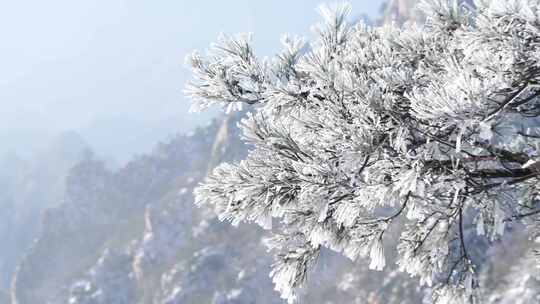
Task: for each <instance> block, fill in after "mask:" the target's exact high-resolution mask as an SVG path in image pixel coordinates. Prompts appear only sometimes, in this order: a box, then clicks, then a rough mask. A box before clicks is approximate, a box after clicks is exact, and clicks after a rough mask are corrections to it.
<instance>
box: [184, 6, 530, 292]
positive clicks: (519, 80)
mask: <svg viewBox="0 0 540 304" xmlns="http://www.w3.org/2000/svg"><path fill="white" fill-rule="evenodd" d="M420 8H421V9H422V10H423V14H425V16H426V22H425V24H423V25H416V24H405V25H404V26H403V27H396V26H393V25H385V26H382V27H368V26H366V25H364V24H362V23H357V24H350V23H348V21H347V16H348V14H349V13H350V7H349V6H348V5H336V6H335V7H328V6H321V7H320V13H321V15H322V17H323V22H322V23H321V24H319V25H318V26H317V27H316V28H315V30H316V34H317V38H316V39H315V41H313V42H312V43H310V44H308V43H306V42H305V41H304V40H303V39H300V38H297V37H290V36H284V37H283V39H282V44H283V51H282V52H281V53H280V54H279V55H277V56H276V57H275V58H273V59H272V60H268V59H259V58H257V57H256V56H255V54H254V52H253V48H252V46H251V37H250V35H239V36H235V37H229V36H223V37H221V38H220V39H219V42H218V43H217V44H215V45H213V46H212V47H211V49H210V51H209V53H208V55H207V56H206V57H205V56H201V55H200V54H199V53H196V52H195V53H193V54H192V55H191V56H189V57H188V60H187V61H188V63H189V64H190V65H191V67H192V69H193V73H194V80H193V81H192V82H191V83H190V84H189V85H188V87H187V89H186V92H187V94H188V95H189V96H190V97H191V98H192V100H193V110H201V109H205V108H207V107H209V106H212V105H215V104H217V105H222V106H224V107H225V108H227V110H229V111H230V110H235V109H240V108H242V105H248V106H249V110H250V111H249V112H248V114H246V117H245V118H244V119H243V120H242V122H241V124H240V127H241V129H242V132H243V139H244V140H245V141H246V142H247V143H248V144H249V145H250V147H251V150H250V153H249V155H248V156H247V157H246V158H245V159H244V160H242V161H241V162H239V163H234V164H229V163H224V164H222V165H220V166H219V167H217V168H216V169H215V170H214V171H213V172H212V174H211V175H209V176H208V178H207V179H206V180H205V182H204V183H202V184H201V185H200V186H199V187H198V188H197V189H196V190H195V195H196V201H197V202H198V203H199V204H209V205H212V206H214V208H215V210H216V212H217V213H218V215H219V217H220V219H222V220H227V221H230V222H232V223H233V224H239V223H241V222H255V223H258V224H259V225H261V226H262V227H264V228H266V229H270V230H271V233H272V237H271V239H269V240H268V242H267V243H268V246H269V248H270V249H272V250H273V252H274V253H275V257H276V262H275V264H274V265H273V270H272V272H271V276H272V278H273V281H274V283H275V286H276V289H277V290H278V291H279V292H280V293H281V295H282V297H284V298H286V299H288V300H289V302H294V301H295V299H296V292H297V289H298V288H301V287H302V285H303V283H304V282H305V280H306V278H307V274H308V271H309V269H310V267H312V265H313V264H314V263H316V261H317V257H318V255H319V253H320V251H321V249H322V248H323V247H325V248H330V249H332V250H335V251H338V252H342V253H343V254H344V255H345V256H347V257H349V258H351V259H357V258H359V257H369V259H371V263H370V268H372V269H376V270H381V269H383V268H384V267H385V265H386V264H387V263H388V262H389V261H387V260H386V256H387V255H386V254H385V252H384V248H387V246H384V245H385V244H384V243H385V240H387V239H388V238H387V234H388V233H390V232H389V231H390V228H391V227H396V229H397V230H399V233H400V236H399V238H398V239H399V240H398V241H397V243H396V244H393V247H394V248H396V250H397V253H398V258H397V261H396V262H397V264H398V265H399V269H400V270H401V271H403V272H406V273H408V274H410V275H411V276H414V277H418V279H419V284H421V285H422V286H427V287H426V288H427V289H429V291H430V294H431V296H430V298H431V301H432V302H434V303H478V302H481V298H482V296H481V294H484V293H485V292H486V291H483V290H482V288H483V286H482V285H481V281H480V280H479V278H478V273H479V272H480V271H481V270H482V268H483V267H485V266H486V265H485V264H486V263H488V262H487V261H488V260H489V259H487V258H486V256H487V255H488V253H489V250H488V249H489V248H491V247H493V246H500V242H499V241H498V240H500V239H501V238H503V237H510V236H511V234H512V233H513V231H516V230H519V231H522V232H525V233H527V234H528V237H529V242H530V244H531V248H532V249H531V250H533V249H534V246H533V245H534V240H535V239H536V238H537V237H538V235H537V234H538V232H539V230H538V221H539V220H540V217H539V214H540V206H539V204H538V203H539V202H540V183H539V177H540V169H539V168H540V157H539V150H540V118H539V115H540V99H539V98H538V96H539V95H540V89H539V86H538V85H539V81H540V62H539V61H540V17H539V16H540V2H539V1H538V0H507V1H503V0H493V1H485V0H479V1H476V2H475V5H474V8H472V7H471V6H467V5H458V4H457V1H448V0H427V1H423V2H421V4H420ZM273 221H276V222H278V223H277V224H276V225H272V224H273ZM509 235H510V236H509ZM496 262H497V261H495V263H496ZM501 262H504V263H507V261H501Z"/></svg>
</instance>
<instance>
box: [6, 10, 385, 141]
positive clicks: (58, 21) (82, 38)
mask: <svg viewBox="0 0 540 304" xmlns="http://www.w3.org/2000/svg"><path fill="white" fill-rule="evenodd" d="M320 2H321V1H309V0H303V1H293V0H288V1H285V0H272V1H248V0H229V1H217V0H214V1H209V0H196V1H185V0H176V1H173V0H154V1H150V0H145V1H143V0H86V1H83V0H47V1H43V0H0V39H1V40H0V128H2V129H3V133H5V132H6V131H7V130H9V129H11V128H14V129H16V128H31V129H33V128H38V129H41V130H55V131H57V130H64V129H77V128H80V127H83V126H86V125H87V124H89V123H90V122H92V121H95V120H96V119H99V118H102V117H116V116H122V117H124V116H125V117H130V118H134V119H137V120H149V121H156V120H160V119H164V118H170V117H178V116H179V115H183V114H184V113H186V112H187V108H188V104H187V102H186V101H185V98H184V96H183V93H182V88H183V83H184V82H185V81H186V80H187V79H188V77H189V71H187V70H186V68H185V67H184V66H183V59H184V56H185V55H186V54H187V53H188V52H190V51H191V50H193V49H204V48H206V47H207V46H208V44H209V43H211V42H212V41H214V40H215V39H216V37H217V36H218V34H219V33H220V32H225V33H237V32H253V33H254V40H255V43H256V46H257V49H258V50H260V51H262V52H263V53H267V54H266V55H271V54H272V53H273V52H274V51H275V50H276V47H277V46H278V45H279V37H280V34H281V33H284V32H289V33H294V34H300V35H307V34H309V28H310V26H311V25H312V24H313V23H315V22H316V21H317V20H318V16H317V13H316V11H315V8H316V7H317V5H318V4H319V3H320ZM381 2H382V1H381V0H376V1H370V0H360V1H353V2H352V3H353V8H354V14H353V15H354V16H359V15H361V14H364V13H365V14H368V15H371V16H376V15H377V12H378V9H379V7H380V3H381Z"/></svg>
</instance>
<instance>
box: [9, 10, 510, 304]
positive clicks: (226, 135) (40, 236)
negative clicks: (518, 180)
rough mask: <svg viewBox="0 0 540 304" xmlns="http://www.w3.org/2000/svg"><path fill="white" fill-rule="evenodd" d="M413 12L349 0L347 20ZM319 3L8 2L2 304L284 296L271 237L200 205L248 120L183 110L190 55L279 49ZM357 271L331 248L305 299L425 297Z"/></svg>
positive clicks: (391, 279) (244, 303) (304, 30)
mask: <svg viewBox="0 0 540 304" xmlns="http://www.w3.org/2000/svg"><path fill="white" fill-rule="evenodd" d="M414 3H415V1H414V0H391V1H387V2H384V1H383V0H376V1H372V0H357V1H352V5H353V12H352V17H351V20H350V22H351V23H354V22H358V21H359V20H364V21H365V22H366V23H370V24H382V23H385V22H389V21H396V22H402V21H404V20H410V19H415V18H417V17H418V16H416V15H414V14H413V13H412V10H411V8H412V7H413V5H414ZM319 4H320V2H319V1H308V0H303V1H284V0H274V1H247V0H231V1H209V0H198V1H184V0H176V1H173V0H161V1H142V0H129V1H128V0H95V1H68V0H49V1H37V0H33V1H29V0H19V1H7V0H0V39H1V40H0V142H1V143H2V144H1V145H0V214H1V217H0V304H4V303H12V304H36V303H53V304H56V303H69V304H82V303H84V304H111V303H112V304H118V303H125V304H133V303H152V304H153V303H160V304H179V303H183V304H186V303H187V304H189V303H194V304H195V303H197V304H200V303H212V304H233V303H234V304H253V303H283V302H282V300H281V299H280V298H279V295H278V294H277V293H275V292H274V291H273V286H272V283H271V280H270V279H269V277H268V272H269V271H270V265H271V263H272V257H271V256H270V254H268V253H267V252H266V249H265V247H264V246H263V245H262V244H261V239H263V237H264V232H263V231H261V230H260V229H258V228H257V227H253V226H249V225H241V226H240V227H232V226H230V225H229V224H227V223H221V222H219V221H218V220H217V219H216V218H215V216H214V214H213V213H212V212H211V211H210V210H206V209H199V208H196V207H195V206H194V204H193V197H192V190H193V187H195V186H196V185H197V183H198V182H199V181H201V180H202V179H203V178H204V177H205V176H206V174H207V173H208V172H209V170H211V169H212V168H213V167H214V166H216V165H217V164H219V163H220V162H223V161H235V160H238V159H241V158H242V157H244V156H245V153H246V147H245V146H244V145H243V143H242V142H241V141H239V134H238V130H237V129H236V122H237V121H238V119H239V117H240V116H239V115H241V113H235V114H231V115H225V114H224V113H223V111H222V110H221V109H212V110H210V111H208V112H205V113H202V114H189V113H188V108H189V106H190V105H189V102H188V101H187V99H186V98H185V97H184V94H183V87H184V84H185V82H186V81H187V80H188V79H189V78H190V71H189V70H188V69H187V68H186V67H185V66H184V57H185V56H186V55H187V54H188V53H190V52H191V51H193V50H195V49H198V50H201V51H203V52H204V50H205V49H207V48H208V46H209V45H210V43H212V42H213V41H215V40H216V38H217V37H218V35H219V34H220V33H226V34H235V33H240V32H252V33H253V37H254V45H255V49H256V51H257V52H258V54H259V56H272V55H274V54H275V53H276V52H277V51H278V50H279V48H280V44H279V39H280V36H281V35H282V34H283V33H290V34H296V35H300V36H306V37H307V38H309V37H310V36H311V32H310V28H311V26H313V25H314V24H315V23H316V22H318V21H319V20H320V19H319V16H318V14H317V12H316V8H317V6H318V5H319ZM389 243H390V242H389ZM358 263H360V264H361V263H364V261H359V262H358ZM354 265H356V264H353V263H352V262H350V261H347V260H344V259H343V258H341V257H338V256H336V255H333V254H331V253H329V252H325V253H324V255H323V257H321V261H320V263H319V265H318V266H317V267H318V270H317V271H318V272H319V274H320V275H318V276H316V278H317V279H311V280H310V283H309V284H310V286H308V287H307V290H309V292H306V294H304V295H302V299H303V301H304V303H371V304H374V303H418V301H419V299H420V297H421V293H420V291H419V290H417V288H416V287H415V286H416V284H415V283H416V282H413V281H412V280H411V279H409V278H408V277H405V276H403V275H401V274H399V273H398V272H397V271H396V269H393V268H392V267H387V269H386V270H385V271H384V272H371V271H366V270H365V269H366V267H364V266H365V265H364V266H359V267H353V266H354ZM500 271H504V269H501V270H500ZM314 277H315V276H314Z"/></svg>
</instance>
